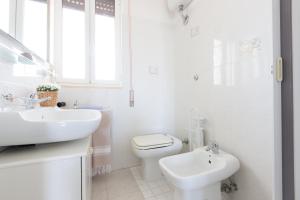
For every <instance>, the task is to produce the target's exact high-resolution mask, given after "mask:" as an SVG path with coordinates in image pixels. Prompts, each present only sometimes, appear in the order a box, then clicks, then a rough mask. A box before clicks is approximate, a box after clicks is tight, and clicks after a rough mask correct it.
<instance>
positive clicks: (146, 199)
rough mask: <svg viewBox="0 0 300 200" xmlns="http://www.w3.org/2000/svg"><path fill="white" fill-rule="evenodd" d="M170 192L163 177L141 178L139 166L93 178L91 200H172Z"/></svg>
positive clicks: (171, 191)
mask: <svg viewBox="0 0 300 200" xmlns="http://www.w3.org/2000/svg"><path fill="white" fill-rule="evenodd" d="M172 194H173V190H172V189H171V187H170V185H169V184H168V183H167V182H166V180H165V179H164V178H162V179H159V180H155V181H145V180H143V178H142V173H141V167H133V168H131V169H124V170H119V171H115V172H113V173H111V174H110V175H108V176H98V177H95V178H94V179H93V192H92V196H93V200H172Z"/></svg>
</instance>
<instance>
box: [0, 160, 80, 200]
mask: <svg viewBox="0 0 300 200" xmlns="http://www.w3.org/2000/svg"><path fill="white" fill-rule="evenodd" d="M0 199H3V200H4V199H5V200H20V199H22V200H81V158H80V157H77V158H70V159H61V160H55V161H49V162H42V163H36V164H28V165H22V166H16V167H10V168H4V169H0Z"/></svg>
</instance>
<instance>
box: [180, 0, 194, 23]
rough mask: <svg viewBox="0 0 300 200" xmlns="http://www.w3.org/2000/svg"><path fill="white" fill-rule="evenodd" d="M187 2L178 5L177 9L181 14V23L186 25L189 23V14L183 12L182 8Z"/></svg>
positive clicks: (183, 8) (184, 7)
mask: <svg viewBox="0 0 300 200" xmlns="http://www.w3.org/2000/svg"><path fill="white" fill-rule="evenodd" d="M191 2H192V1H190V3H191ZM190 3H189V4H190ZM189 4H188V5H184V4H180V5H179V6H178V11H179V13H180V15H181V18H182V23H183V25H187V24H188V23H189V19H190V16H189V15H188V14H184V10H185V9H186V8H187V7H188V6H189Z"/></svg>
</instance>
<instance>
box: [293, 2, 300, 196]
mask: <svg viewBox="0 0 300 200" xmlns="http://www.w3.org/2000/svg"><path fill="white" fill-rule="evenodd" d="M292 5H293V10H292V13H293V74H294V80H293V81H294V82H293V87H294V153H295V155H294V156H295V191H296V196H295V199H300V157H299V155H300V134H299V132H300V67H299V65H300V36H299V35H300V22H299V19H300V13H299V9H300V2H299V1H296V0H293V1H292Z"/></svg>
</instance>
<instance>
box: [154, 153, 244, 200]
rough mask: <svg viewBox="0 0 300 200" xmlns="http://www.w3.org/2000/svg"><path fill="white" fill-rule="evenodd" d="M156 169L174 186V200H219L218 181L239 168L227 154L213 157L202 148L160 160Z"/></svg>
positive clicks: (236, 160) (232, 157)
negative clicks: (159, 169)
mask: <svg viewBox="0 0 300 200" xmlns="http://www.w3.org/2000/svg"><path fill="white" fill-rule="evenodd" d="M159 165H160V168H161V170H162V172H163V174H164V175H165V177H166V178H167V180H168V181H169V182H171V183H172V184H173V185H174V186H175V195H174V198H175V199H178V200H194V199H195V200H221V192H220V191H221V181H222V180H224V179H226V178H229V177H230V176H232V175H233V174H234V173H235V172H237V170H238V169H239V167H240V164H239V161H238V159H237V158H236V157H234V156H232V155H231V154H228V153H225V152H224V151H220V152H219V154H213V153H212V152H210V151H207V150H206V148H205V147H204V148H199V149H196V150H194V151H193V152H189V153H185V154H179V155H175V156H170V157H166V158H162V159H161V160H160V161H159Z"/></svg>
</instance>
